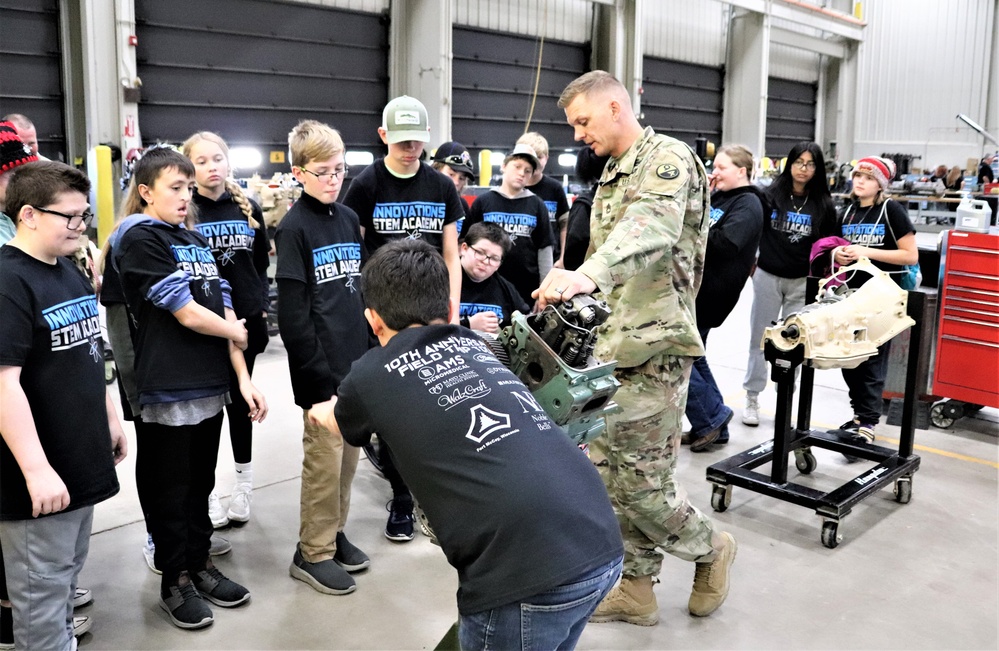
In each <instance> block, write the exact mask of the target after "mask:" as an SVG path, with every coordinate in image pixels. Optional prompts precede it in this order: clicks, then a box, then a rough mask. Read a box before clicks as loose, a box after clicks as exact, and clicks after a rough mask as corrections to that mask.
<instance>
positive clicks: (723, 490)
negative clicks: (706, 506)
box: [711, 484, 732, 513]
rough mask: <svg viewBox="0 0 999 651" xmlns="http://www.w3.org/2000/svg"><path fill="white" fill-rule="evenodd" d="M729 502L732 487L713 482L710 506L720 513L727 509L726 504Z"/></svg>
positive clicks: (730, 500) (730, 501)
mask: <svg viewBox="0 0 999 651" xmlns="http://www.w3.org/2000/svg"><path fill="white" fill-rule="evenodd" d="M731 503H732V487H731V486H721V485H719V484H715V486H714V488H712V489H711V508H713V509H714V510H715V511H718V512H719V513H722V512H723V511H725V510H726V509H728V505H729V504H731Z"/></svg>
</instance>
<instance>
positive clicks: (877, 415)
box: [843, 340, 891, 425]
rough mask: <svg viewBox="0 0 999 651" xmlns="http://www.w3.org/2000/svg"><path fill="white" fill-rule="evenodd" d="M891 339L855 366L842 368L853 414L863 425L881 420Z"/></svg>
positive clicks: (873, 423)
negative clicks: (873, 354) (871, 355)
mask: <svg viewBox="0 0 999 651" xmlns="http://www.w3.org/2000/svg"><path fill="white" fill-rule="evenodd" d="M890 352H891V341H890V340H889V341H886V342H885V343H883V344H881V346H879V347H878V354H877V355H875V356H874V357H871V358H870V359H866V360H864V361H863V362H861V363H860V365H859V366H857V367H856V368H844V369H843V379H844V380H845V381H846V386H847V388H848V389H849V390H850V406H852V407H853V415H854V416H856V417H857V418H858V419H859V420H860V422H861V424H863V425H877V424H878V421H879V420H881V412H882V407H883V405H884V399H883V396H882V392H883V391H884V388H885V378H886V377H888V355H889V353H890Z"/></svg>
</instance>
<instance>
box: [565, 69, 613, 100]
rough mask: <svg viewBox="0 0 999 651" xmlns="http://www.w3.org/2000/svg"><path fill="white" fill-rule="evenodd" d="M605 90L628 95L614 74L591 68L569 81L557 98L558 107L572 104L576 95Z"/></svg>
mask: <svg viewBox="0 0 999 651" xmlns="http://www.w3.org/2000/svg"><path fill="white" fill-rule="evenodd" d="M606 90H617V91H620V92H622V93H623V94H624V95H625V97H627V95H628V94H627V92H626V90H625V88H624V86H623V85H622V84H621V82H620V81H618V80H617V79H615V78H614V75H612V74H611V73H609V72H606V71H604V70H591V71H590V72H587V73H586V74H585V75H582V76H580V77H577V78H576V79H574V80H572V81H571V82H569V85H568V86H566V87H565V90H563V91H562V94H561V95H560V96H559V98H558V107H559V108H563V109H564V108H565V107H567V106H569V105H570V104H572V100H574V99H576V96H578V95H592V94H593V93H596V92H603V91H606Z"/></svg>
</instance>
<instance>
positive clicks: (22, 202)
mask: <svg viewBox="0 0 999 651" xmlns="http://www.w3.org/2000/svg"><path fill="white" fill-rule="evenodd" d="M63 192H79V193H80V194H83V195H84V196H87V197H89V195H90V179H88V178H87V175H86V174H84V173H83V172H81V171H80V170H78V169H76V168H75V167H70V166H69V165H66V164H65V163H59V162H56V161H38V162H36V163H25V164H24V165H21V166H20V167H18V168H17V169H15V170H14V171H13V172H12V173H11V177H10V183H9V184H8V185H7V196H6V204H7V205H6V212H7V214H8V215H10V217H11V219H12V220H14V221H15V222H16V221H17V215H18V213H19V212H21V208H23V207H25V206H35V207H37V208H44V207H45V206H48V205H50V204H53V203H55V202H56V201H58V200H59V195H60V194H62V193H63Z"/></svg>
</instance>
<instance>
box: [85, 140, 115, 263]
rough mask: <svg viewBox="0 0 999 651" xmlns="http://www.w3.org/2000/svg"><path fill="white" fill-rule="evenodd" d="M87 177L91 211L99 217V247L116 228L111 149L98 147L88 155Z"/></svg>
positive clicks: (102, 146) (103, 146)
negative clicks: (89, 188)
mask: <svg viewBox="0 0 999 651" xmlns="http://www.w3.org/2000/svg"><path fill="white" fill-rule="evenodd" d="M87 175H88V176H89V177H90V186H91V190H90V203H91V209H92V210H93V211H94V213H95V214H96V215H97V246H104V240H106V239H107V238H108V235H110V234H111V229H112V228H114V174H113V172H112V169H111V148H110V147H108V146H106V145H98V146H97V147H94V148H93V149H91V150H90V152H89V153H88V154H87Z"/></svg>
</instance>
